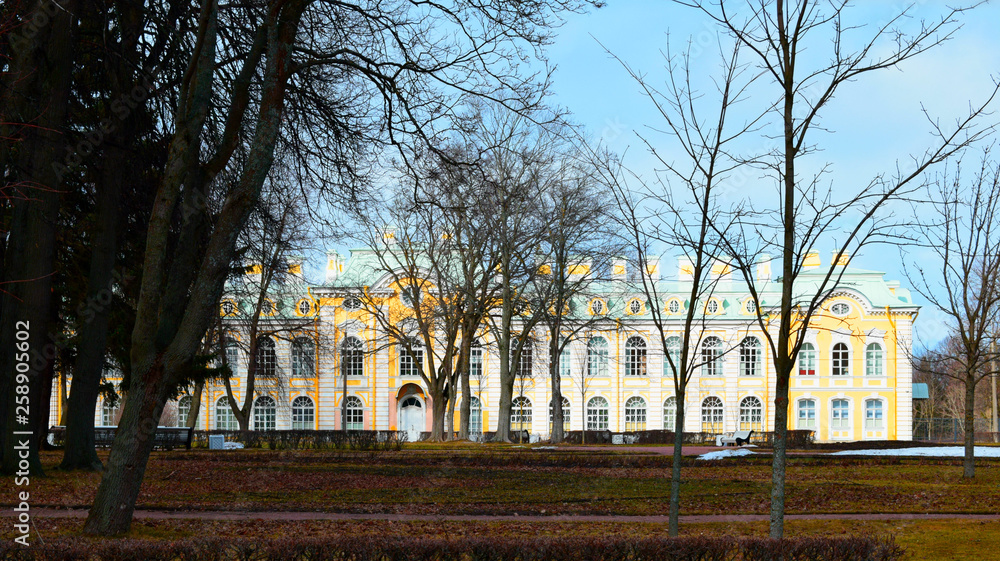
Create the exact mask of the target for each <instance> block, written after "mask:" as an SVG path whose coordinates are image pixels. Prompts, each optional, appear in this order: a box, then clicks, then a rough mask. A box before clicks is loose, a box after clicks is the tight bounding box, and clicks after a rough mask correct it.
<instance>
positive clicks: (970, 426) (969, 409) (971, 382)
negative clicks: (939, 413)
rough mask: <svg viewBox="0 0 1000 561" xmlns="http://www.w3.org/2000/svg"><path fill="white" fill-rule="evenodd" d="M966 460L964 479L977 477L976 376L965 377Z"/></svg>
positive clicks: (968, 374)
mask: <svg viewBox="0 0 1000 561" xmlns="http://www.w3.org/2000/svg"><path fill="white" fill-rule="evenodd" d="M964 424H965V458H964V459H963V460H962V478H964V479H973V478H974V477H976V457H975V453H976V375H975V373H973V372H967V373H966V375H965V423H964Z"/></svg>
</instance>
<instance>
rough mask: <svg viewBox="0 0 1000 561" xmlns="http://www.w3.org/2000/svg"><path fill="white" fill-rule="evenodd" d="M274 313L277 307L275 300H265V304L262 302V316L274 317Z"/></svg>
mask: <svg viewBox="0 0 1000 561" xmlns="http://www.w3.org/2000/svg"><path fill="white" fill-rule="evenodd" d="M274 311H275V307H274V301H273V300H270V299H267V300H264V301H263V302H261V304H260V313H261V314H263V315H265V316H270V315H274Z"/></svg>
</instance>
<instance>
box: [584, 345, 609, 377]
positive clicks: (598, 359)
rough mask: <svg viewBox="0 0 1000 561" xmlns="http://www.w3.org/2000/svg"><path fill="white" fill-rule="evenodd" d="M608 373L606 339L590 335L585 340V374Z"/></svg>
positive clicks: (605, 374)
mask: <svg viewBox="0 0 1000 561" xmlns="http://www.w3.org/2000/svg"><path fill="white" fill-rule="evenodd" d="M607 375H608V340H607V339H605V338H604V337H591V338H590V340H589V341H587V376H607Z"/></svg>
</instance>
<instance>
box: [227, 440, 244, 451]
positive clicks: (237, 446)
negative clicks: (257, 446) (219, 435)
mask: <svg viewBox="0 0 1000 561" xmlns="http://www.w3.org/2000/svg"><path fill="white" fill-rule="evenodd" d="M222 449H223V450H242V449H243V443H242V442H227V443H225V444H223V445H222Z"/></svg>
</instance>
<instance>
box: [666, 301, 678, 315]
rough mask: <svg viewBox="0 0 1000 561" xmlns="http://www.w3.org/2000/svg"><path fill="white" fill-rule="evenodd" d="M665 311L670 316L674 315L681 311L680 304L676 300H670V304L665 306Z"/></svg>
mask: <svg viewBox="0 0 1000 561" xmlns="http://www.w3.org/2000/svg"><path fill="white" fill-rule="evenodd" d="M667 310H668V311H669V312H670V313H672V314H676V313H677V312H679V311H681V303H680V302H678V301H677V300H671V301H670V303H668V304H667Z"/></svg>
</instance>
